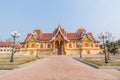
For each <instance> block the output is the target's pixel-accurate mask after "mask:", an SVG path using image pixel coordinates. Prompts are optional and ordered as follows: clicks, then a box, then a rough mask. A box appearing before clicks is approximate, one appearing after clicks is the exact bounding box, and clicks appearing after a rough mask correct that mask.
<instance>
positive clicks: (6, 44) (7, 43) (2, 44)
mask: <svg viewBox="0 0 120 80" xmlns="http://www.w3.org/2000/svg"><path fill="white" fill-rule="evenodd" d="M10 46H12V42H0V47H10Z"/></svg>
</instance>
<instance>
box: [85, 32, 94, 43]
mask: <svg viewBox="0 0 120 80" xmlns="http://www.w3.org/2000/svg"><path fill="white" fill-rule="evenodd" d="M87 34H88V36H89V37H90V39H92V40H93V41H95V38H94V37H93V34H92V33H91V32H87Z"/></svg>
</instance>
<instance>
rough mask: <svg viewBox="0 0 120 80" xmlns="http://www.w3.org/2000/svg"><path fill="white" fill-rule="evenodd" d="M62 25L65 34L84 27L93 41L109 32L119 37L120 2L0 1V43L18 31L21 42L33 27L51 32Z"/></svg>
mask: <svg viewBox="0 0 120 80" xmlns="http://www.w3.org/2000/svg"><path fill="white" fill-rule="evenodd" d="M58 24H61V26H62V28H64V29H65V30H66V31H67V32H76V31H77V29H79V28H81V27H82V28H85V29H86V30H87V31H88V32H92V33H93V35H94V36H95V38H97V37H98V35H99V34H100V33H101V32H110V33H111V34H112V36H113V37H114V39H119V38H120V0H0V40H6V39H8V38H11V35H10V33H11V32H13V31H17V32H18V33H20V34H21V36H20V37H19V38H18V40H20V41H24V39H25V37H26V34H27V33H29V32H32V31H33V30H34V29H36V28H40V29H41V30H42V32H52V31H53V30H54V29H55V28H57V26H58Z"/></svg>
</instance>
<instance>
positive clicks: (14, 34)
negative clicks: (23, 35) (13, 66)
mask: <svg viewBox="0 0 120 80" xmlns="http://www.w3.org/2000/svg"><path fill="white" fill-rule="evenodd" d="M11 36H12V38H13V45H12V54H11V57H10V62H13V61H14V60H13V56H14V51H15V41H16V38H18V37H20V34H18V33H17V31H14V32H11Z"/></svg>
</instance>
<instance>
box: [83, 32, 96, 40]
mask: <svg viewBox="0 0 120 80" xmlns="http://www.w3.org/2000/svg"><path fill="white" fill-rule="evenodd" d="M85 35H87V36H88V38H89V39H90V40H91V41H93V42H95V40H93V39H92V38H91V37H90V36H89V34H88V33H87V32H83V33H82V34H81V40H83V39H84V37H85Z"/></svg>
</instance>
